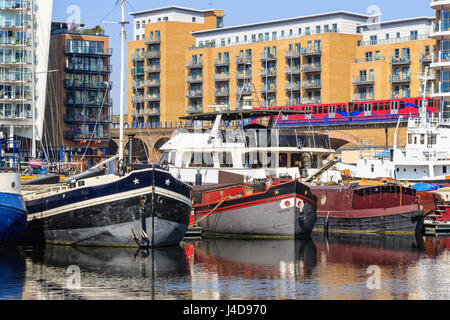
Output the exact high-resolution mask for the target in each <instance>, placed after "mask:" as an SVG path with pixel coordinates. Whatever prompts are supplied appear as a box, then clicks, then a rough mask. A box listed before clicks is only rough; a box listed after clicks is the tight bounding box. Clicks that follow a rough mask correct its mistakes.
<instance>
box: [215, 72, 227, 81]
mask: <svg viewBox="0 0 450 320" xmlns="http://www.w3.org/2000/svg"><path fill="white" fill-rule="evenodd" d="M228 80H230V74H229V73H216V74H215V75H214V81H228Z"/></svg>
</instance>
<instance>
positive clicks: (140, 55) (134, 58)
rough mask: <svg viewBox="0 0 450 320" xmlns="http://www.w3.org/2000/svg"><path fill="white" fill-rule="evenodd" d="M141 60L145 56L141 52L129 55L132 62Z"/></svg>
mask: <svg viewBox="0 0 450 320" xmlns="http://www.w3.org/2000/svg"><path fill="white" fill-rule="evenodd" d="M142 60H145V57H144V55H142V54H133V55H132V56H131V61H133V62H135V61H142Z"/></svg>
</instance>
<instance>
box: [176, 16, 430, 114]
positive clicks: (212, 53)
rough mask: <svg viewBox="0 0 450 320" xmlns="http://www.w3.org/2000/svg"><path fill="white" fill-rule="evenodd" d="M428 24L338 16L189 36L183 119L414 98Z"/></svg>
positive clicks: (426, 54) (425, 61)
mask: <svg viewBox="0 0 450 320" xmlns="http://www.w3.org/2000/svg"><path fill="white" fill-rule="evenodd" d="M432 20H433V18H432V17H417V18H411V19H402V20H395V21H386V22H380V21H375V22H372V23H368V21H370V20H369V16H367V15H364V14H358V13H352V12H346V11H338V12H330V13H325V14H317V15H310V16H302V17H297V18H291V19H283V20H277V21H268V22H262V23H255V24H248V25H242V26H234V27H227V28H222V29H220V30H204V31H197V32H193V35H194V36H195V38H196V45H195V47H192V48H191V49H190V50H189V51H188V52H186V61H187V63H186V82H187V85H186V102H185V103H186V113H195V112H200V111H203V112H208V111H212V108H211V106H214V105H228V106H230V107H231V108H237V109H238V108H242V107H243V106H244V105H245V104H252V105H253V106H288V105H299V104H320V103H333V102H347V101H362V100H371V99H394V98H401V97H408V96H419V94H420V90H421V88H420V81H419V80H418V79H417V76H418V74H419V72H420V71H422V70H424V68H425V67H426V66H427V65H429V64H430V62H431V60H430V58H431V52H432V51H433V50H434V47H435V40H433V39H430V37H429V35H430V31H431V22H432ZM197 74H202V79H201V81H192V80H193V79H197V78H196V75H197Z"/></svg>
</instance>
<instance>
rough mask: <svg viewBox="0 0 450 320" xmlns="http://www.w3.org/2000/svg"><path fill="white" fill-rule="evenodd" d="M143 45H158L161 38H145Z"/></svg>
mask: <svg viewBox="0 0 450 320" xmlns="http://www.w3.org/2000/svg"><path fill="white" fill-rule="evenodd" d="M144 43H145V44H158V43H161V38H160V37H154V38H150V37H145V38H144Z"/></svg>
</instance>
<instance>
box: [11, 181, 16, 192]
mask: <svg viewBox="0 0 450 320" xmlns="http://www.w3.org/2000/svg"><path fill="white" fill-rule="evenodd" d="M16 187H17V184H16V182H15V181H13V182H11V189H13V190H16Z"/></svg>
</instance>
